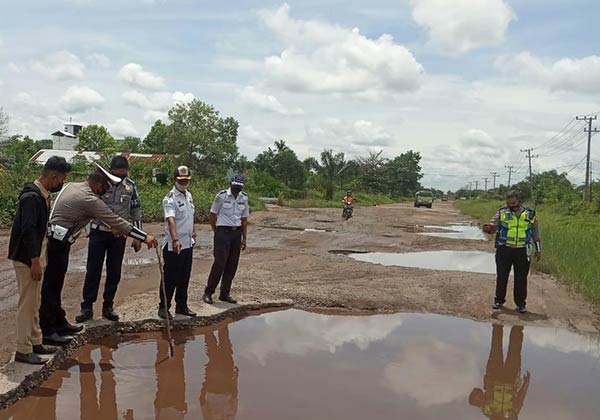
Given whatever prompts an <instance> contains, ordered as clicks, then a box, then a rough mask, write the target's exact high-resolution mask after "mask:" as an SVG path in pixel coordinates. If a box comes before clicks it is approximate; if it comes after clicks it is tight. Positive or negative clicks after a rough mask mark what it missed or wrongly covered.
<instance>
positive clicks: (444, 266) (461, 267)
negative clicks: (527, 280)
mask: <svg viewBox="0 0 600 420" xmlns="http://www.w3.org/2000/svg"><path fill="white" fill-rule="evenodd" d="M348 256H349V257H350V258H353V259H355V260H357V261H364V262H369V263H373V264H381V265H387V266H400V267H414V268H424V269H428V270H444V271H467V272H471V273H488V274H493V273H495V272H496V262H495V259H494V254H490V253H488V252H480V251H426V252H407V253H403V254H395V253H386V252H368V253H357V254H348Z"/></svg>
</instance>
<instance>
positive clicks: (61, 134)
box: [51, 131, 77, 139]
mask: <svg viewBox="0 0 600 420" xmlns="http://www.w3.org/2000/svg"><path fill="white" fill-rule="evenodd" d="M51 136H58V137H70V138H72V139H76V138H77V136H74V135H73V134H71V133H67V132H66V131H55V132H54V133H52V134H51Z"/></svg>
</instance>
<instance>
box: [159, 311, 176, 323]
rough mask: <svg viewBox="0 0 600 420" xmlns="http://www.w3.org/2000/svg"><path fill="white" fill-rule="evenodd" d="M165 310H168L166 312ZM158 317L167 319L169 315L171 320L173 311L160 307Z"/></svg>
mask: <svg viewBox="0 0 600 420" xmlns="http://www.w3.org/2000/svg"><path fill="white" fill-rule="evenodd" d="M165 312H166V314H165ZM158 317H159V318H161V319H167V317H169V321H171V320H172V319H173V315H171V312H169V311H165V310H164V308H160V309H159V310H158Z"/></svg>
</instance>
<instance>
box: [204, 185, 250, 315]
mask: <svg viewBox="0 0 600 420" xmlns="http://www.w3.org/2000/svg"><path fill="white" fill-rule="evenodd" d="M243 188H244V177H243V176H241V175H234V176H232V177H231V183H230V188H229V189H227V190H223V191H221V192H219V193H218V194H217V196H216V197H215V201H214V202H213V204H212V207H211V209H210V215H209V218H208V220H209V222H210V225H211V227H212V230H213V232H214V234H215V236H214V250H213V253H214V257H215V262H214V263H213V266H212V269H211V270H210V275H209V276H208V283H207V285H206V288H205V289H204V296H202V300H203V301H204V302H206V303H208V304H212V303H213V300H212V295H213V293H215V290H216V289H217V285H218V284H219V282H221V291H220V293H219V300H221V301H223V302H229V303H237V301H236V300H235V299H233V298H232V297H231V295H230V294H229V293H230V291H231V283H232V282H233V278H234V277H235V273H236V271H237V267H238V262H239V260H240V251H241V250H245V249H246V240H247V234H248V216H249V215H250V207H249V205H248V196H247V195H246V194H245V193H244V192H242V189H243Z"/></svg>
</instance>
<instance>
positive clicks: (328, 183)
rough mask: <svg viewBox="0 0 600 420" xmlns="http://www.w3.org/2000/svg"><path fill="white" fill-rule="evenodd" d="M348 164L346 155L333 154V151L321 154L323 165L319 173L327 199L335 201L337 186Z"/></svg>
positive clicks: (320, 166)
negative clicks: (334, 195)
mask: <svg viewBox="0 0 600 420" xmlns="http://www.w3.org/2000/svg"><path fill="white" fill-rule="evenodd" d="M347 167H348V164H347V163H346V159H345V157H344V153H335V154H334V153H333V150H331V149H330V150H323V152H321V164H320V165H319V168H318V172H319V175H320V179H321V186H322V187H323V189H324V190H325V199H326V200H333V194H334V193H335V186H336V184H337V183H338V181H339V179H340V177H341V175H342V174H343V172H344V171H345V170H346V169H347Z"/></svg>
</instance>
